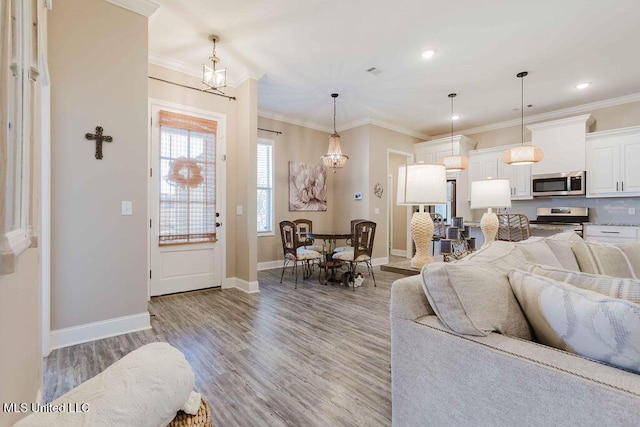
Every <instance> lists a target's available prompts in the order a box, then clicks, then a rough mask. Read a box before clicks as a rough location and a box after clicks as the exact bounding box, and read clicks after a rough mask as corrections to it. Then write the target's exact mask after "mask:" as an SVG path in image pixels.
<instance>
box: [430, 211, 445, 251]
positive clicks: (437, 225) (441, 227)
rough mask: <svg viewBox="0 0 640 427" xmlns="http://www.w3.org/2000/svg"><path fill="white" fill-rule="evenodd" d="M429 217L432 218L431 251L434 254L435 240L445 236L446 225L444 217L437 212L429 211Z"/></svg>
mask: <svg viewBox="0 0 640 427" xmlns="http://www.w3.org/2000/svg"><path fill="white" fill-rule="evenodd" d="M430 215H431V219H432V220H433V238H432V239H431V252H432V254H433V255H435V254H436V242H437V241H438V240H440V239H444V238H445V237H446V225H445V223H444V218H443V217H442V215H440V214H439V213H431V214H430Z"/></svg>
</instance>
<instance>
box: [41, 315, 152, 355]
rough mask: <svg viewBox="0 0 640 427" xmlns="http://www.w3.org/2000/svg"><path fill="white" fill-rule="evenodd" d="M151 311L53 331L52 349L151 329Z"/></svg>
mask: <svg viewBox="0 0 640 427" xmlns="http://www.w3.org/2000/svg"><path fill="white" fill-rule="evenodd" d="M149 319H150V318H149V312H147V311H145V312H144V313H138V314H132V315H130V316H122V317H116V318H114V319H107V320H101V321H99V322H92V323H86V324H84V325H79V326H72V327H70V328H64V329H57V330H55V331H51V334H50V343H51V350H55V349H56V348H63V347H69V346H71V345H76V344H82V343H83V342H89V341H95V340H99V339H102V338H109V337H114V336H116V335H122V334H128V333H131V332H137V331H142V330H145V329H151V322H150V320H149Z"/></svg>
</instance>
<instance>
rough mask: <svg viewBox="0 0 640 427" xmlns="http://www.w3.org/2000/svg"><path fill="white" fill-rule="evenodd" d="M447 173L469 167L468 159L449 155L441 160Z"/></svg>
mask: <svg viewBox="0 0 640 427" xmlns="http://www.w3.org/2000/svg"><path fill="white" fill-rule="evenodd" d="M441 162H442V164H443V165H444V167H445V168H446V169H447V172H460V171H463V170H465V169H466V168H467V167H469V159H467V158H466V157H465V156H458V155H451V156H447V157H443V158H442V159H441Z"/></svg>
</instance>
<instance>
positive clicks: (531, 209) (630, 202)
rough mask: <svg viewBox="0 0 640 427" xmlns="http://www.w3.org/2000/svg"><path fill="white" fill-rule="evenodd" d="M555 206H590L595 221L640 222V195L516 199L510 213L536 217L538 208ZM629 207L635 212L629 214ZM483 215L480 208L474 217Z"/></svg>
mask: <svg viewBox="0 0 640 427" xmlns="http://www.w3.org/2000/svg"><path fill="white" fill-rule="evenodd" d="M555 206H586V207H588V208H589V218H590V219H591V222H594V223H601V224H604V223H612V224H634V225H637V224H640V198H639V197H611V198H600V199H587V198H586V197H537V198H535V199H533V200H514V201H512V202H511V208H508V209H506V212H509V213H522V214H525V215H527V216H528V217H529V219H535V218H536V208H542V207H555ZM629 209H632V210H633V209H635V213H634V214H632V215H629ZM476 216H479V217H482V212H480V210H475V211H474V218H475V217H476Z"/></svg>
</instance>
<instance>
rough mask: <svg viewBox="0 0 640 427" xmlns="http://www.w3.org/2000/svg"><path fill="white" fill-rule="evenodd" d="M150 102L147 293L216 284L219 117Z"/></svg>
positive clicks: (220, 249) (219, 275) (220, 250)
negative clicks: (148, 266)
mask: <svg viewBox="0 0 640 427" xmlns="http://www.w3.org/2000/svg"><path fill="white" fill-rule="evenodd" d="M150 107H151V108H150V111H151V132H150V136H151V150H150V151H151V154H150V155H151V171H150V185H149V212H150V221H149V226H150V233H149V236H150V241H149V248H150V272H149V279H150V286H149V288H150V295H151V296H156V295H164V294H170V293H175V292H186V291H192V290H196V289H203V288H210V287H218V286H221V285H222V280H223V277H224V274H223V273H224V272H223V268H224V263H223V260H224V258H225V257H224V238H223V236H224V227H223V222H224V218H222V213H223V212H224V208H223V202H224V187H225V184H224V177H225V173H224V172H225V169H224V153H225V144H224V135H225V118H224V116H222V115H215V114H212V113H209V112H206V111H202V110H196V109H192V108H187V107H182V106H178V105H173V104H168V103H164V102H162V101H151V102H150ZM182 123H187V124H184V125H183V124H182ZM211 127H212V128H213V129H214V130H213V131H212V132H211V131H210V128H211Z"/></svg>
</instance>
